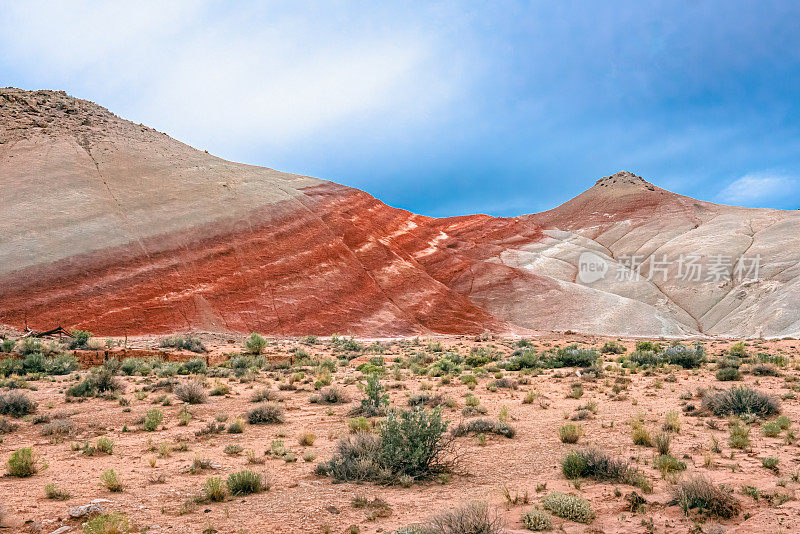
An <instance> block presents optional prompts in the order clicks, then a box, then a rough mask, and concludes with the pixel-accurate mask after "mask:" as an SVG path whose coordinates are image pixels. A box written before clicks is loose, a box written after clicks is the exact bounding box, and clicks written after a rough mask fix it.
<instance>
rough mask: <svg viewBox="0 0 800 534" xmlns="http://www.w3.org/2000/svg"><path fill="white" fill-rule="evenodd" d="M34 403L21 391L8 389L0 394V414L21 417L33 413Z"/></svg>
mask: <svg viewBox="0 0 800 534" xmlns="http://www.w3.org/2000/svg"><path fill="white" fill-rule="evenodd" d="M35 409H36V405H35V404H34V403H33V401H32V400H31V399H30V398H29V397H28V396H27V395H25V394H24V393H22V392H21V391H10V392H9V393H5V394H3V395H0V415H10V416H11V417H22V416H25V415H28V414H30V413H33V411H34V410H35Z"/></svg>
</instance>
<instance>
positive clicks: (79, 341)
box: [69, 330, 93, 349]
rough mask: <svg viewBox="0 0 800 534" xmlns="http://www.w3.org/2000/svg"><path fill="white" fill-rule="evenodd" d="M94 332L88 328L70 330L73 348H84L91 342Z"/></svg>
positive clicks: (70, 344)
mask: <svg viewBox="0 0 800 534" xmlns="http://www.w3.org/2000/svg"><path fill="white" fill-rule="evenodd" d="M92 335H93V334H92V333H91V332H89V331H87V330H73V331H72V332H70V336H71V337H72V339H71V340H70V342H69V348H71V349H84V348H86V346H87V345H88V344H89V339H90V338H91V337H92Z"/></svg>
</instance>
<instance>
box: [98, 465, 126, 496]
mask: <svg viewBox="0 0 800 534" xmlns="http://www.w3.org/2000/svg"><path fill="white" fill-rule="evenodd" d="M100 483H101V484H103V486H105V487H106V489H107V490H108V491H111V492H114V493H118V492H120V491H122V482H121V481H120V479H119V475H117V472H116V471H114V470H113V469H107V470H106V471H103V473H102V474H101V475H100Z"/></svg>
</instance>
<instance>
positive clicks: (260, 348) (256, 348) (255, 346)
mask: <svg viewBox="0 0 800 534" xmlns="http://www.w3.org/2000/svg"><path fill="white" fill-rule="evenodd" d="M244 348H245V350H247V352H249V353H250V354H255V355H259V354H261V353H262V352H264V349H265V348H267V340H266V339H264V337H263V336H262V335H261V334H258V333H256V332H253V333H252V334H250V335H249V336H247V339H245V340H244Z"/></svg>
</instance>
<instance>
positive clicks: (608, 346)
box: [600, 341, 627, 354]
mask: <svg viewBox="0 0 800 534" xmlns="http://www.w3.org/2000/svg"><path fill="white" fill-rule="evenodd" d="M626 350H627V349H626V348H625V347H623V346H622V345H620V344H619V343H617V342H616V341H606V342H605V344H604V345H603V346H602V347H601V348H600V353H601V354H622V353H623V352H625V351H626Z"/></svg>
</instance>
